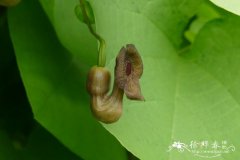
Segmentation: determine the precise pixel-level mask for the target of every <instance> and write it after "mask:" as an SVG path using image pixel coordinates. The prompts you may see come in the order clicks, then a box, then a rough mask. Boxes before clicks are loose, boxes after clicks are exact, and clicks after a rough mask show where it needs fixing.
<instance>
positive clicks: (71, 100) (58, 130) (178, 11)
mask: <svg viewBox="0 0 240 160" xmlns="http://www.w3.org/2000/svg"><path fill="white" fill-rule="evenodd" d="M41 2H42V3H41V4H42V5H43V7H44V9H45V11H46V12H47V14H48V16H49V17H50V20H51V22H52V24H53V26H54V28H55V31H56V33H57V35H58V38H59V39H60V41H61V43H62V44H63V45H64V46H65V47H66V48H67V49H68V50H69V51H70V52H71V53H72V55H74V56H75V57H78V59H79V58H80V60H79V61H80V62H83V64H84V65H87V66H89V65H90V64H93V63H94V61H95V59H96V57H95V58H93V59H92V57H94V55H95V53H92V52H96V51H95V50H94V49H93V50H92V51H91V52H90V53H89V54H88V55H87V54H84V53H88V52H82V51H81V52H79V55H77V54H78V52H77V50H79V51H80V49H83V48H84V47H83V46H80V45H81V44H85V43H86V42H88V43H91V44H88V45H90V46H92V45H93V46H94V47H95V42H93V41H91V40H89V39H86V41H85V40H84V39H81V35H79V32H78V31H74V29H73V28H75V29H76V28H77V27H78V26H79V27H80V28H81V27H82V28H83V26H82V24H81V23H80V22H79V23H77V22H76V23H75V20H74V17H75V15H74V7H75V4H76V3H77V1H73V0H72V1H65V2H63V1H54V3H51V4H50V5H48V3H47V2H46V1H43V0H42V1H41ZM90 3H91V5H92V8H93V11H94V13H95V18H96V28H97V32H98V33H100V34H101V35H102V36H103V37H104V39H105V40H106V42H107V50H106V53H107V67H108V68H109V69H110V70H111V71H112V73H113V69H114V62H115V57H116V55H117V53H118V51H119V49H120V48H121V47H122V46H123V45H125V44H127V43H134V44H135V45H136V47H137V48H138V50H139V52H140V54H141V55H142V58H143V62H144V74H143V77H142V79H141V85H142V92H143V94H144V97H145V99H146V101H145V102H136V101H129V100H127V99H125V100H124V113H123V116H122V118H121V119H120V120H119V121H118V122H117V123H115V124H108V125H104V127H105V128H106V129H107V130H108V131H110V132H111V133H112V134H113V135H114V136H115V137H117V139H118V140H119V141H120V142H121V143H122V145H123V146H124V147H126V148H127V149H128V150H129V151H131V152H132V153H133V154H135V155H136V156H137V157H139V158H140V159H147V160H155V159H163V160H165V159H166V160H198V159H203V158H200V157H198V156H197V155H196V154H194V153H192V152H190V151H188V150H184V152H181V153H180V152H178V151H177V150H176V149H173V150H171V151H169V152H168V151H167V150H168V149H169V148H168V147H169V146H171V145H172V143H173V142H175V141H180V142H183V143H185V144H189V143H191V142H193V141H197V142H200V141H203V140H205V141H209V142H213V141H215V140H216V141H218V142H222V141H227V142H228V143H229V144H233V145H234V146H235V147H236V149H237V148H239V147H240V143H239V141H237V136H238V133H239V131H240V127H239V125H238V124H239V122H240V118H239V117H240V116H239V115H240V111H239V99H238V97H239V95H240V93H239V89H238V88H239V85H238V83H237V82H238V81H239V80H240V79H239V78H240V77H239V71H238V67H239V64H240V63H239V62H240V60H239V52H240V47H239V46H240V44H239V42H240V41H239V39H238V37H239V36H240V33H239V31H238V26H239V24H240V20H239V18H238V17H234V16H233V15H228V16H226V17H225V18H224V19H221V20H217V21H213V22H210V23H209V24H207V25H206V26H203V28H202V29H201V31H200V34H199V35H197V36H196V38H195V39H194V42H193V43H194V44H193V46H192V50H191V51H190V52H186V53H184V55H187V56H179V52H178V51H177V50H176V46H179V45H180V44H181V43H182V42H183V39H182V37H183V33H184V29H185V27H186V26H187V24H188V23H189V21H190V18H191V16H192V15H194V13H195V12H196V11H197V9H198V7H199V6H200V4H201V3H202V1H190V0H187V1H180V0H172V1H169V0H152V1H144V0H139V1H136V0H121V1H120V0H112V1H107V0H101V1H99V0H90ZM25 5H26V4H25ZM65 7H66V9H64V8H65ZM71 8H72V9H71ZM13 13H14V12H13ZM13 13H12V15H11V19H12V20H11V19H10V20H11V21H10V22H11V23H12V26H11V29H12V37H13V40H14V44H15V47H16V51H18V53H17V58H18V63H19V66H20V70H21V74H22V77H23V80H24V83H25V86H26V88H27V92H28V96H29V99H30V102H31V104H32V107H33V111H34V113H35V115H36V118H37V119H38V120H39V121H40V122H41V124H43V125H44V126H45V127H46V128H47V129H48V130H49V131H51V132H52V133H53V134H54V135H55V136H56V137H58V138H59V139H60V140H61V141H62V142H63V143H64V144H66V145H67V146H68V147H70V148H71V149H72V150H73V151H74V152H77V153H79V154H83V153H84V154H83V155H84V156H83V157H84V158H89V157H87V156H89V155H87V152H88V154H89V152H90V151H88V150H89V149H90V148H91V147H93V146H84V147H86V148H85V150H84V149H83V148H81V147H82V146H81V144H83V141H84V140H85V139H84V140H83V139H81V140H79V141H78V138H77V136H78V135H82V134H87V133H89V132H87V131H89V130H92V131H95V133H96V132H97V131H96V130H95V129H93V124H94V127H96V128H97V129H99V130H100V127H99V126H98V125H96V124H95V123H94V122H93V120H92V119H91V118H90V117H89V112H88V111H86V108H87V107H88V106H89V104H88V103H89V102H88V98H87V96H86V93H85V91H84V87H83V86H84V85H85V82H84V81H83V79H82V78H84V77H80V76H77V75H78V74H80V75H81V76H86V75H85V74H84V73H86V70H85V68H82V67H79V68H78V69H76V67H74V66H75V64H76V63H74V62H75V61H74V62H73V63H70V62H69V61H71V58H69V59H68V54H67V53H66V54H65V52H64V49H63V48H62V47H61V46H60V45H59V44H58V43H57V42H56V39H55V37H54V38H51V37H53V36H51V34H49V33H51V32H52V31H51V30H50V29H47V28H46V26H45V25H46V24H45V23H44V25H43V24H42V22H41V23H40V22H37V21H34V19H33V18H31V19H30V20H31V21H29V24H28V23H26V22H28V21H27V20H26V17H28V18H29V17H31V16H29V15H28V16H27V15H25V17H24V18H20V16H18V15H19V13H20V12H15V14H13ZM60 15H62V16H60ZM14 16H15V17H14ZM61 17H63V19H64V20H62V21H61ZM66 17H67V18H66ZM75 18H76V17H75ZM68 19H69V21H72V22H74V23H70V24H71V25H69V26H68V22H69V21H67V20H68ZM22 21H23V22H24V25H22V27H21V25H20V27H19V24H21V23H20V22H22ZM38 21H39V17H38ZM30 22H31V23H36V24H35V25H34V27H35V29H34V32H33V29H32V27H30V26H32V25H33V24H31V23H30ZM26 24H28V28H27V29H28V30H27V31H28V32H30V31H31V32H30V34H27V33H28V32H26V30H25V29H24V28H26ZM15 25H18V28H17V29H16V28H14V27H15ZM39 26H41V28H40V27H39ZM30 28H31V30H30ZM61 28H62V29H61ZM85 29H86V28H85ZM46 30H47V31H49V32H48V38H46V37H45V36H44V31H46ZM86 31H87V30H82V34H83V32H86ZM67 33H69V34H70V35H74V36H73V38H72V39H71V38H70V37H68V36H66V35H67ZM26 35H28V36H26ZM29 35H31V37H30V36H29ZM64 35H65V36H64ZM23 37H27V38H28V39H27V40H28V43H30V42H32V41H33V38H32V37H38V39H37V40H38V41H37V42H38V43H30V44H31V45H29V44H28V45H27V44H26V43H25V42H24V41H23V40H22V39H23ZM86 37H87V36H86ZM40 38H41V39H40ZM69 39H70V41H71V43H73V44H71V43H69V42H68V40H69ZM78 39H81V40H82V41H81V43H79V42H78ZM31 40H32V41H31ZM92 43H93V44H92ZM77 44H78V45H77ZM29 48H30V49H29ZM42 48H44V49H42ZM88 48H89V47H88ZM88 48H85V50H87V49H88ZM30 51H31V52H30ZM33 51H34V52H36V53H37V54H34V56H33V53H34V52H33ZM41 51H42V52H41ZM20 53H21V54H20ZM181 53H182V54H183V52H181ZM81 57H84V58H88V57H89V58H88V59H84V60H83V61H81ZM71 62H72V61H71ZM69 63H70V64H72V65H71V67H69V68H67V69H66V68H64V66H67V65H69ZM29 66H31V67H32V68H30V67H29ZM62 70H63V71H64V72H61V71H62ZM42 75H43V76H42ZM63 78H64V81H63ZM33 84H34V85H33ZM75 84H78V85H80V86H79V87H76V85H75ZM40 89H41V90H40ZM49 96H50V97H49ZM78 97H81V99H80V98H78ZM79 106H81V107H79ZM83 117H84V118H85V121H84V122H83V121H82V119H83ZM78 123H79V126H78V125H77V124H78ZM73 124H74V125H73ZM90 124H91V125H90ZM87 125H88V126H87ZM81 131H82V132H84V133H82V132H81ZM98 135H99V133H98ZM79 137H81V138H82V137H83V136H79ZM99 137H101V138H103V139H106V138H104V137H102V136H99ZM91 138H94V137H91ZM87 140H89V139H87ZM87 140H86V141H87ZM86 141H84V142H86ZM92 143H94V140H92V139H91V140H89V141H88V143H87V142H86V143H84V144H89V145H91V144H92ZM209 145H210V144H209ZM96 146H97V145H96ZM77 147H80V148H81V149H79V150H77ZM82 149H83V150H84V151H80V150H82ZM93 149H94V148H93ZM102 149H104V148H102ZM92 152H93V153H94V154H96V152H95V151H93V150H92ZM99 152H100V151H99ZM106 152H107V151H106ZM106 152H104V153H106ZM111 153H112V150H111ZM112 154H116V153H112ZM207 156H212V155H211V154H210V155H207ZM239 156H240V155H239V153H238V152H237V151H235V152H230V153H228V154H227V153H224V154H220V155H218V157H216V158H214V159H216V160H222V159H225V160H232V159H237V157H239ZM118 157H119V156H116V157H115V158H114V159H116V158H118ZM91 158H92V157H91ZM105 159H106V158H105ZM109 159H110V158H109Z"/></svg>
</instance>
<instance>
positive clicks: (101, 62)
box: [79, 0, 106, 67]
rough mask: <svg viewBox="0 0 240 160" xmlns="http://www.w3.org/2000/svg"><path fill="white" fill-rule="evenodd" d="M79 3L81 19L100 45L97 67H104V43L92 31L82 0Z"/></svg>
mask: <svg viewBox="0 0 240 160" xmlns="http://www.w3.org/2000/svg"><path fill="white" fill-rule="evenodd" d="M79 2H80V7H81V10H82V14H83V18H84V20H85V21H86V24H87V26H88V29H89V31H90V32H91V34H92V35H93V36H94V37H95V38H96V39H97V40H98V41H99V43H100V46H99V50H98V66H101V67H104V66H105V63H106V55H105V47H106V44H105V41H104V39H103V38H102V37H101V36H100V35H98V34H97V33H96V32H95V31H94V29H93V27H92V25H91V23H90V20H89V18H88V15H87V11H86V8H85V6H84V0H79Z"/></svg>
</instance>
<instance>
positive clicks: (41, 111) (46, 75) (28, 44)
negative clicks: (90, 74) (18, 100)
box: [9, 0, 126, 160]
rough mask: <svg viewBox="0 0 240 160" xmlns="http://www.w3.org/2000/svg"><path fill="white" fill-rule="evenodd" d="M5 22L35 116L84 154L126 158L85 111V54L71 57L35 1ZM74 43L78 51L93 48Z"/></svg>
mask: <svg viewBox="0 0 240 160" xmlns="http://www.w3.org/2000/svg"><path fill="white" fill-rule="evenodd" d="M9 25H10V33H11V37H12V40H13V44H14V49H15V52H16V57H17V62H18V66H19V69H20V71H21V76H22V79H23V81H24V85H25V87H26V91H27V95H28V98H29V101H30V103H31V106H32V109H33V112H34V115H35V118H36V119H37V120H38V121H39V122H40V123H41V124H42V125H43V126H44V127H45V128H47V129H48V130H49V131H50V132H51V133H52V134H54V135H55V136H56V137H57V138H58V139H60V140H61V142H63V143H64V144H65V145H67V146H68V147H69V148H70V149H71V150H72V151H73V152H75V153H77V154H78V155H80V156H81V157H83V158H84V159H92V160H97V159H106V160H107V159H109V160H110V159H119V160H120V159H125V157H126V155H125V150H124V149H123V148H122V146H121V145H120V144H119V142H118V141H117V140H116V139H115V138H114V137H113V136H112V135H110V134H109V133H108V132H107V131H106V130H105V129H104V128H103V127H102V126H101V125H100V124H99V123H97V122H96V121H95V120H94V119H93V118H92V116H91V114H90V109H89V107H88V96H87V93H86V92H85V81H86V69H85V70H84V66H86V65H89V64H88V63H87V62H85V61H84V59H81V56H80V55H86V53H85V52H80V53H78V54H79V55H78V56H75V55H72V54H70V53H69V52H68V51H66V49H65V48H63V47H62V46H61V45H60V43H59V42H58V40H57V38H56V35H55V34H54V30H53V29H52V26H51V25H50V23H49V21H48V20H47V17H46V16H45V14H44V12H43V11H42V9H41V6H40V5H39V3H38V1H36V0H35V1H31V0H27V1H25V2H22V3H21V4H20V5H19V6H18V7H16V8H13V9H11V10H10V11H9ZM76 44H78V46H79V48H84V49H83V50H88V48H90V47H93V48H94V45H93V46H92V44H89V46H84V44H81V43H80V44H79V43H78V42H75V45H76ZM87 55H88V54H87ZM89 56H90V54H89ZM88 61H90V62H91V61H93V60H92V59H90V60H88ZM90 62H89V63H90ZM92 63H94V62H92ZM110 149H111V151H109V150H110Z"/></svg>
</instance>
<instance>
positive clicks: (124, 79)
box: [87, 44, 144, 123]
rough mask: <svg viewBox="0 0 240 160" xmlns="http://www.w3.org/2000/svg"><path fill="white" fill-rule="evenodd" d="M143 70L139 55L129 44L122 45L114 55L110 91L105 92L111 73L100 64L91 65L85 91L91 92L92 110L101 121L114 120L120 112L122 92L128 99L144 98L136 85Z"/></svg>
mask: <svg viewBox="0 0 240 160" xmlns="http://www.w3.org/2000/svg"><path fill="white" fill-rule="evenodd" d="M142 73H143V64H142V60H141V57H140V55H139V53H138V51H137V49H136V48H135V47H134V45H132V44H129V45H127V47H126V48H124V47H123V48H122V49H121V50H120V52H119V54H118V56H117V58H116V66H115V79H114V86H113V91H112V93H111V94H110V95H108V91H109V84H110V73H109V71H108V70H107V69H106V68H103V67H96V66H94V67H92V68H91V69H90V71H89V73H88V81H87V90H88V92H89V94H90V95H91V110H92V113H93V115H94V116H95V117H96V118H97V119H98V120H99V121H101V122H104V123H113V122H116V121H117V120H118V119H119V118H120V117H121V114H122V100H123V93H125V94H126V95H127V97H128V98H129V99H134V100H144V98H143V96H142V94H141V89H140V85H139V78H140V77H141V75H142Z"/></svg>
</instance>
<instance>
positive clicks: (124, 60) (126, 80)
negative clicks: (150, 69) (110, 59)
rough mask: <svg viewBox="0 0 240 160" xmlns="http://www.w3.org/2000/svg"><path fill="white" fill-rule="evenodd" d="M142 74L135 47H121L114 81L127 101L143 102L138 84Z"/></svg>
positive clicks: (140, 60) (141, 65)
mask: <svg viewBox="0 0 240 160" xmlns="http://www.w3.org/2000/svg"><path fill="white" fill-rule="evenodd" d="M142 73H143V63H142V59H141V57H140V55H139V53H138V51H137V49H136V48H135V46H134V45H133V44H128V45H127V46H126V48H125V47H122V48H121V50H120V52H119V54H118V56H117V58H116V66H115V81H116V83H117V85H118V87H119V88H121V89H123V90H124V93H125V94H126V96H127V97H128V98H129V99H134V100H144V97H143V96H142V93H141V88H140V84H139V79H140V78H141V76H142Z"/></svg>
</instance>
